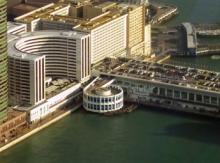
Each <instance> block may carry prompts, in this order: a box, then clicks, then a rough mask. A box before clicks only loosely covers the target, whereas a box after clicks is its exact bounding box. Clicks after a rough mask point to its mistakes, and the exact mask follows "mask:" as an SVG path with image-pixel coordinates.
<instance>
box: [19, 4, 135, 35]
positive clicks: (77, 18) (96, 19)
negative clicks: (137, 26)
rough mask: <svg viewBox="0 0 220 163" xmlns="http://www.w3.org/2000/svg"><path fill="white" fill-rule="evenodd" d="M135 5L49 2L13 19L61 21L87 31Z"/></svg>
mask: <svg viewBox="0 0 220 163" xmlns="http://www.w3.org/2000/svg"><path fill="white" fill-rule="evenodd" d="M137 7H139V6H138V5H130V4H125V3H124V4H122V3H119V4H117V3H115V2H102V3H98V2H93V3H90V2H86V3H85V4H79V5H75V4H66V3H56V4H54V3H51V4H49V5H47V6H44V7H42V8H39V9H37V10H34V11H32V12H30V13H27V14H25V15H22V16H20V17H17V18H16V19H15V20H16V21H18V22H23V23H30V22H31V21H33V20H42V21H56V22H63V23H66V24H70V25H72V26H73V28H74V29H76V30H80V31H89V30H92V29H94V28H96V27H98V26H100V25H102V24H104V23H107V22H109V21H111V20H113V19H116V18H117V17H119V16H121V15H124V14H126V13H127V12H128V11H130V10H132V9H134V8H137ZM64 11H65V12H64Z"/></svg>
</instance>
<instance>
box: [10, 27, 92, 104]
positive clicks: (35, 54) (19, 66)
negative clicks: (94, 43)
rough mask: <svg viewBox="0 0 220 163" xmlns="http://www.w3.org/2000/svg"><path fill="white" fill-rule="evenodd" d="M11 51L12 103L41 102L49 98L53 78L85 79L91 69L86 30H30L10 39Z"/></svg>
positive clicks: (77, 80) (75, 80) (87, 77)
mask: <svg viewBox="0 0 220 163" xmlns="http://www.w3.org/2000/svg"><path fill="white" fill-rule="evenodd" d="M8 55H9V100H10V104H11V105H19V106H33V105H38V104H40V103H42V102H43V101H44V100H45V99H46V98H47V97H46V96H47V86H50V85H51V81H53V80H57V79H63V80H68V81H70V82H83V81H86V80H87V79H89V77H90V73H91V55H90V35H89V34H86V33H80V32H73V31H70V32H66V31H38V32H32V33H27V34H24V35H22V36H20V37H19V38H17V39H15V40H13V41H11V42H9V44H8ZM50 89H51V88H50ZM48 94H49V93H48Z"/></svg>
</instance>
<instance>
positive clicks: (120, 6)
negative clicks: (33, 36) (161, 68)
mask: <svg viewBox="0 0 220 163" xmlns="http://www.w3.org/2000/svg"><path fill="white" fill-rule="evenodd" d="M16 21H18V22H22V23H26V24H27V29H28V31H37V30H54V29H55V30H63V29H65V30H74V31H80V32H85V33H89V34H90V35H91V62H92V64H95V63H97V62H99V61H101V60H102V59H104V58H105V57H109V56H122V55H126V54H127V55H128V56H129V57H133V56H136V55H145V54H149V53H148V52H146V51H145V50H146V49H145V44H146V41H145V40H146V39H145V7H144V5H134V4H126V3H117V2H110V1H107V2H101V3H100V2H85V3H84V4H83V3H80V4H69V3H68V4H66V3H57V4H49V5H47V6H44V7H42V8H39V9H37V10H35V11H32V12H30V13H27V14H25V15H23V16H20V17H17V18H16Z"/></svg>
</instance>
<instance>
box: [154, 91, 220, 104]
mask: <svg viewBox="0 0 220 163" xmlns="http://www.w3.org/2000/svg"><path fill="white" fill-rule="evenodd" d="M153 93H155V94H159V95H160V96H166V97H171V98H172V97H174V98H176V99H182V100H189V101H196V102H200V103H201V102H204V103H205V104H212V105H217V104H218V102H217V101H218V98H217V97H213V96H206V95H201V94H194V93H187V92H184V91H178V90H174V91H173V90H172V89H167V90H166V89H165V88H159V89H158V88H157V87H155V88H154V89H153ZM219 104H220V99H219Z"/></svg>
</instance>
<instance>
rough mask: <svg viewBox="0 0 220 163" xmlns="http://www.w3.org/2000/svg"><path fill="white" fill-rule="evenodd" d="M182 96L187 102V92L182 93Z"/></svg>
mask: <svg viewBox="0 0 220 163" xmlns="http://www.w3.org/2000/svg"><path fill="white" fill-rule="evenodd" d="M181 96H182V99H183V100H187V92H181Z"/></svg>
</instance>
